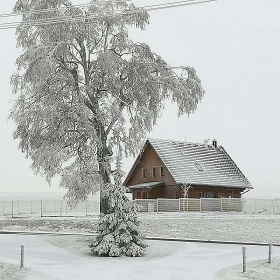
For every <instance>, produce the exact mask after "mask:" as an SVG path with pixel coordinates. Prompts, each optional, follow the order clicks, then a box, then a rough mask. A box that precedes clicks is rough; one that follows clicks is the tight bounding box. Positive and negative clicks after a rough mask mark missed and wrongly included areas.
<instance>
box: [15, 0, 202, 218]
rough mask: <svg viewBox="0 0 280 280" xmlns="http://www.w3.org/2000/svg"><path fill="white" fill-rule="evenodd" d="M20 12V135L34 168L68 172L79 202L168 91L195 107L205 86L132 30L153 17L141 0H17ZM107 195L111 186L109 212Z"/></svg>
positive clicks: (64, 179) (104, 181)
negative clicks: (136, 0) (84, 1)
mask: <svg viewBox="0 0 280 280" xmlns="http://www.w3.org/2000/svg"><path fill="white" fill-rule="evenodd" d="M14 12H15V13H19V14H21V15H22V22H21V23H20V25H19V26H18V28H17V31H16V32H17V45H18V47H20V48H21V49H22V54H21V55H20V56H19V57H18V59H17V61H16V65H17V72H16V73H15V74H14V75H13V77H12V80H11V83H12V86H13V91H14V93H15V94H17V96H18V97H17V101H16V103H15V105H14V107H13V109H12V112H11V118H12V119H13V121H14V122H15V123H16V130H15V132H14V138H15V139H18V140H19V148H20V149H21V150H22V152H24V153H25V154H26V156H27V157H28V158H30V159H31V161H32V168H33V170H34V171H35V173H39V174H42V175H43V176H45V177H46V179H47V180H48V181H51V180H52V178H53V177H54V176H56V175H59V176H60V177H61V181H60V185H61V186H62V187H65V188H66V189H67V197H68V199H69V201H70V202H72V203H76V202H77V201H81V200H85V199H86V198H87V197H88V195H89V194H90V193H92V192H94V191H96V190H98V189H100V190H101V193H102V190H103V189H104V188H103V187H104V186H106V185H109V184H110V183H111V164H112V161H113V159H114V151H115V150H116V149H115V148H116V146H120V147H121V148H122V153H123V154H124V155H125V156H127V155H131V154H132V155H134V154H135V152H136V151H137V150H138V148H139V145H140V143H142V141H143V140H144V138H145V134H146V132H149V131H151V129H152V128H153V126H154V125H155V124H156V121H157V119H158V118H159V117H160V115H161V111H162V109H163V107H164V103H165V102H166V100H171V101H173V102H176V103H177V105H178V114H179V115H181V114H190V113H192V112H194V111H195V110H196V108H197V104H198V103H199V101H200V100H201V98H202V96H203V94H204V91H203V89H202V86H201V83H200V80H199V79H198V77H197V76H196V72H195V70H194V69H193V68H191V67H181V71H180V73H179V72H178V68H177V69H176V71H174V68H172V67H171V66H169V65H168V64H167V63H166V62H165V61H164V60H163V59H162V58H161V57H160V56H159V55H158V54H156V53H154V52H153V51H152V50H151V49H150V47H149V46H148V45H147V44H145V43H139V42H133V41H132V40H130V38H129V34H128V29H130V28H141V29H144V28H145V26H146V25H147V24H148V21H149V15H148V13H147V12H146V11H144V10H143V9H139V8H136V7H135V6H134V5H133V4H128V3H127V2H126V1H123V0H112V1H100V0H93V1H91V2H90V4H89V5H85V6H83V7H79V6H74V5H72V3H71V2H70V1H69V0H18V1H17V2H16V4H15V7H14ZM175 45H176V43H175V42H174V46H175ZM107 199H108V196H107ZM108 203H109V204H110V202H108V201H106V196H105V195H104V196H103V199H102V209H101V210H102V212H103V213H105V214H107V213H108V211H109V210H108V209H109V207H108Z"/></svg>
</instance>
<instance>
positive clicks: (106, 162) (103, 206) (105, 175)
mask: <svg viewBox="0 0 280 280" xmlns="http://www.w3.org/2000/svg"><path fill="white" fill-rule="evenodd" d="M102 142H103V143H102V144H101V146H100V147H99V148H98V150H97V160H98V165H99V174H100V175H101V177H102V180H103V183H104V185H103V187H101V188H100V212H101V213H103V214H107V213H108V209H109V207H108V201H107V198H106V197H107V196H106V195H105V189H104V188H107V187H108V185H109V184H110V183H111V163H110V157H111V156H112V152H111V151H110V150H109V148H108V147H107V146H106V141H105V143H104V140H103V141H102Z"/></svg>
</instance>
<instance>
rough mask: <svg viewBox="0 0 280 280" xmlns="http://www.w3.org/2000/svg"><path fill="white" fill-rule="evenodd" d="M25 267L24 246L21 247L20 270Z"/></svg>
mask: <svg viewBox="0 0 280 280" xmlns="http://www.w3.org/2000/svg"><path fill="white" fill-rule="evenodd" d="M23 266H24V246H23V245H21V246H20V268H23Z"/></svg>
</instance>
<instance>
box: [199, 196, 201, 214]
mask: <svg viewBox="0 0 280 280" xmlns="http://www.w3.org/2000/svg"><path fill="white" fill-rule="evenodd" d="M201 199H202V198H200V199H199V211H200V212H201V203H202V201H201Z"/></svg>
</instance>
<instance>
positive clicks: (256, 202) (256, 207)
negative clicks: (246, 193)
mask: <svg viewBox="0 0 280 280" xmlns="http://www.w3.org/2000/svg"><path fill="white" fill-rule="evenodd" d="M255 213H257V199H256V198H255Z"/></svg>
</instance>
